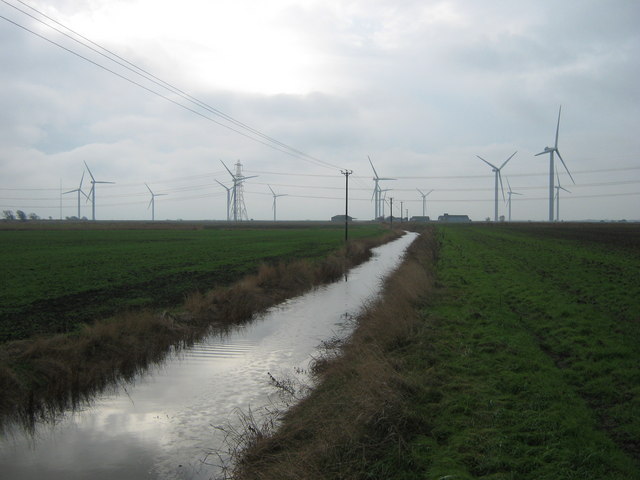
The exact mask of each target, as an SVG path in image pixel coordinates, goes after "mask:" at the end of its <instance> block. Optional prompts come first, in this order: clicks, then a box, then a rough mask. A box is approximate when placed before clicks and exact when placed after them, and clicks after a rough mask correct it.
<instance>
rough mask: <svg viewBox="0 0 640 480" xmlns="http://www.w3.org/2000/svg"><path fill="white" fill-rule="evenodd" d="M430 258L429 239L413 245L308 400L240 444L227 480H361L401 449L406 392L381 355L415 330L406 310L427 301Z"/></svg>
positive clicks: (414, 318)
mask: <svg viewBox="0 0 640 480" xmlns="http://www.w3.org/2000/svg"><path fill="white" fill-rule="evenodd" d="M435 251H436V242H435V240H434V237H433V235H431V234H429V233H425V234H423V235H422V236H421V237H420V238H419V239H418V240H417V241H416V242H414V245H413V246H412V247H411V248H410V250H409V252H408V254H407V258H406V260H405V262H404V263H403V264H402V265H401V267H400V268H399V269H398V270H397V271H396V272H395V273H394V274H393V275H392V276H391V277H390V278H389V279H388V280H387V282H386V287H385V290H384V294H383V296H382V298H380V299H379V300H378V301H376V302H375V303H373V304H372V305H370V306H369V307H368V308H367V309H366V311H365V312H364V314H363V315H362V316H361V317H360V318H359V319H358V323H357V328H356V330H355V332H354V334H353V335H352V337H351V338H350V339H349V340H348V341H346V342H344V343H343V342H337V346H338V348H339V355H335V354H329V355H327V356H325V357H323V358H322V359H319V361H318V362H317V368H316V369H315V374H316V377H317V380H318V384H317V387H316V388H315V389H314V390H313V392H312V393H311V394H310V395H309V396H308V397H307V398H305V399H304V400H302V401H301V402H300V403H299V404H297V405H296V406H295V407H293V408H292V409H291V410H290V411H289V412H287V413H286V414H285V415H284V420H283V424H282V426H281V428H279V429H278V430H277V431H275V432H270V433H271V434H270V435H264V434H263V433H261V434H260V435H254V436H251V434H250V433H251V432H248V433H247V435H245V436H244V437H242V438H243V442H244V443H243V445H242V447H243V450H242V453H241V455H239V458H237V462H236V466H235V471H234V472H233V473H232V477H233V478H236V479H243V480H245V479H261V480H270V479H278V480H284V479H298V480H299V479H326V478H341V479H348V478H362V476H363V472H367V465H368V464H370V463H371V461H372V459H375V458H376V456H378V455H380V454H381V453H382V452H384V451H386V450H388V448H389V447H390V446H393V445H398V447H399V448H400V447H401V446H402V444H403V432H407V431H409V430H411V429H412V428H413V427H412V426H411V425H406V422H407V420H406V416H405V415H403V399H404V396H405V395H406V393H407V392H408V391H410V390H411V389H412V386H411V385H409V384H407V382H406V380H404V379H403V378H402V377H401V376H400V375H399V374H398V370H399V368H398V367H399V365H395V364H394V360H391V358H392V357H391V356H389V355H388V352H390V351H393V350H395V349H401V348H402V347H403V344H405V343H406V342H407V340H408V339H409V338H411V336H412V333H413V332H415V329H417V328H418V327H419V324H420V320H419V318H418V315H417V313H416V309H415V308H414V305H415V302H417V301H418V300H420V299H421V297H423V296H425V295H429V294H430V291H431V288H432V286H433V278H432V276H431V274H430V272H431V270H432V269H431V265H432V263H433V260H434V255H435Z"/></svg>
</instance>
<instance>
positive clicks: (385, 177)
mask: <svg viewBox="0 0 640 480" xmlns="http://www.w3.org/2000/svg"><path fill="white" fill-rule="evenodd" d="M378 180H397V178H386V177H384V178H383V177H381V178H378Z"/></svg>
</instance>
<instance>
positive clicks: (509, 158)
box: [499, 150, 518, 170]
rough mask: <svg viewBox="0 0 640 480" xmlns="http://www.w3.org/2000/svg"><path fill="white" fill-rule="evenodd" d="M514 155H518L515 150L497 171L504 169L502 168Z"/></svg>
mask: <svg viewBox="0 0 640 480" xmlns="http://www.w3.org/2000/svg"><path fill="white" fill-rule="evenodd" d="M516 153H518V151H517V150H516V151H515V152H513V153H512V154H511V156H510V157H509V158H507V159H506V160H505V161H504V163H503V164H502V165H501V166H500V168H499V170H502V169H503V168H504V166H505V165H506V164H507V162H508V161H509V160H511V159H512V158H513V156H514V155H515V154H516Z"/></svg>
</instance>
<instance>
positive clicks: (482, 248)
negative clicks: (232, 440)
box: [232, 224, 640, 480]
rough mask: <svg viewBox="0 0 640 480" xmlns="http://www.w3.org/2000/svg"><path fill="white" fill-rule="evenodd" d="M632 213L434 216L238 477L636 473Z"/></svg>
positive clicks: (248, 453) (638, 385) (639, 461)
mask: <svg viewBox="0 0 640 480" xmlns="http://www.w3.org/2000/svg"><path fill="white" fill-rule="evenodd" d="M639 271H640V227H639V226H638V225H618V224H613V225H611V224H608V225H599V224H595V225H594V224H562V225H549V224H540V225H537V224H503V225H491V224H488V225H468V226H466V225H465V226H457V225H456V226H453V225H452V226H442V227H441V226H438V227H437V228H431V229H429V230H428V231H425V232H424V233H423V234H422V236H421V237H420V238H419V239H418V240H417V241H416V242H414V244H413V245H412V247H411V248H410V250H409V252H408V254H407V256H406V259H405V262H404V263H403V265H402V266H401V267H400V268H399V269H398V271H397V272H396V273H395V274H394V275H393V276H391V277H390V278H389V279H388V280H387V282H386V286H385V290H384V294H383V295H382V296H381V297H380V299H379V300H378V301H377V302H375V303H374V304H372V305H370V306H368V308H366V310H365V311H364V313H363V314H362V316H361V317H360V318H359V319H358V325H357V328H356V330H355V332H354V334H353V335H352V337H351V338H350V339H348V340H347V341H345V342H342V343H341V342H336V344H335V345H334V347H335V349H334V350H333V351H331V350H330V351H328V352H327V354H326V355H325V356H324V357H323V358H319V359H318V361H317V363H316V367H315V374H314V375H315V385H314V388H313V389H312V391H311V393H310V394H309V395H308V396H307V397H305V398H304V399H303V400H301V401H300V402H299V403H297V404H296V405H295V406H294V407H293V408H292V409H290V410H288V411H287V412H286V413H284V414H283V416H282V418H281V423H280V425H279V426H278V428H276V429H275V430H272V431H261V430H260V429H259V428H256V427H260V425H253V426H251V428H248V429H247V431H246V432H245V434H244V435H241V436H239V437H238V438H237V440H238V442H239V446H240V449H241V450H242V453H241V454H239V455H238V458H237V462H236V464H235V470H234V472H233V474H232V476H233V478H235V479H263V480H267V479H403V480H404V479H407V480H408V479H417V478H420V479H433V480H437V479H518V480H520V479H531V480H534V479H535V480H540V479H549V480H551V479H553V480H558V479H593V480H596V479H605V478H606V479H620V480H622V479H625V480H626V479H639V478H640V450H639V447H640V368H639V367H640V364H639V362H640V281H639V279H638V272H639Z"/></svg>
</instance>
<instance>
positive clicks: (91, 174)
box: [83, 160, 96, 182]
mask: <svg viewBox="0 0 640 480" xmlns="http://www.w3.org/2000/svg"><path fill="white" fill-rule="evenodd" d="M83 162H84V166H85V167H87V171H88V172H89V175H90V176H91V180H93V181H94V182H95V181H96V179H95V178H93V173H91V169H90V168H89V165H87V162H85V161H84V160H83Z"/></svg>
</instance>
